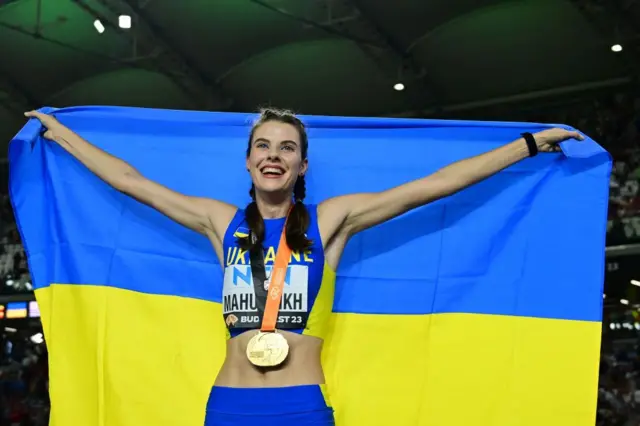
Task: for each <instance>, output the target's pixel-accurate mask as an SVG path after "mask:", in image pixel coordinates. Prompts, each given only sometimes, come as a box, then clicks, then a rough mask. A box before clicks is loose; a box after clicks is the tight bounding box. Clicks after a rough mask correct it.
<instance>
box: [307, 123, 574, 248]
mask: <svg viewBox="0 0 640 426" xmlns="http://www.w3.org/2000/svg"><path fill="white" fill-rule="evenodd" d="M571 138H575V139H578V140H582V139H584V138H583V136H582V135H580V134H579V133H578V132H570V131H567V130H564V129H548V130H544V131H542V132H539V133H536V134H534V135H533V140H534V146H532V148H534V150H536V149H537V151H540V152H556V151H559V146H557V144H558V143H560V142H562V141H565V140H567V139H571ZM529 155H530V153H529V148H528V146H527V142H526V141H525V139H524V138H520V139H517V140H515V141H513V142H511V143H509V144H507V145H504V146H501V147H499V148H497V149H494V150H492V151H489V152H486V153H484V154H481V155H478V156H475V157H471V158H467V159H464V160H460V161H457V162H455V163H452V164H450V165H448V166H446V167H443V168H442V169H440V170H438V171H436V172H435V173H433V174H431V175H429V176H426V177H423V178H421V179H417V180H414V181H412V182H409V183H406V184H403V185H400V186H397V187H395V188H391V189H389V190H386V191H382V192H376V193H361V194H353V195H345V196H341V197H336V198H332V199H329V200H327V201H325V202H324V203H323V204H321V205H320V206H319V215H320V216H321V220H322V222H324V224H325V226H324V229H326V230H327V235H326V236H325V238H328V239H331V238H332V237H334V236H335V235H336V233H342V234H345V235H346V236H350V235H353V234H355V233H357V232H360V231H362V230H364V229H367V228H370V227H372V226H375V225H378V224H380V223H382V222H385V221H387V220H389V219H392V218H394V217H396V216H399V215H401V214H403V213H405V212H407V211H409V210H411V209H414V208H416V207H420V206H423V205H425V204H428V203H430V202H432V201H435V200H437V199H440V198H443V197H446V196H449V195H452V194H454V193H456V192H458V191H460V190H462V189H464V188H466V187H468V186H471V185H473V184H474V183H477V182H479V181H481V180H484V179H486V178H488V177H490V176H492V175H494V174H496V173H498V172H499V171H501V170H503V169H505V168H507V167H509V166H511V165H513V164H515V163H517V162H519V161H521V160H523V159H524V158H526V157H528V156H529Z"/></svg>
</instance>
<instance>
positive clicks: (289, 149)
mask: <svg viewBox="0 0 640 426" xmlns="http://www.w3.org/2000/svg"><path fill="white" fill-rule="evenodd" d="M282 149H284V150H287V151H295V148H294V147H292V146H291V145H283V146H282Z"/></svg>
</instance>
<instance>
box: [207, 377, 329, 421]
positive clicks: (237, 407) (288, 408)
mask: <svg viewBox="0 0 640 426" xmlns="http://www.w3.org/2000/svg"><path fill="white" fill-rule="evenodd" d="M334 424H335V422H334V417H333V410H332V409H331V407H329V406H327V404H326V402H325V399H324V396H323V394H322V390H321V389H320V386H318V385H305V386H291V387H281V388H227V387H219V386H214V387H213V389H212V390H211V394H210V395H209V401H208V402H207V415H206V419H205V426H256V425H261V426H298V425H314V426H334Z"/></svg>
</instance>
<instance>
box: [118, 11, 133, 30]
mask: <svg viewBox="0 0 640 426" xmlns="http://www.w3.org/2000/svg"><path fill="white" fill-rule="evenodd" d="M118 26H119V27H120V28H124V29H125V30H128V29H129V28H131V16H129V15H120V16H119V17H118Z"/></svg>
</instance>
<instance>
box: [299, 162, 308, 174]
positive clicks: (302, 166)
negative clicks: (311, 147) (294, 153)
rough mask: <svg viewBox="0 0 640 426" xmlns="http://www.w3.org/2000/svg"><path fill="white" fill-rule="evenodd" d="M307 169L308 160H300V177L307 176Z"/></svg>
mask: <svg viewBox="0 0 640 426" xmlns="http://www.w3.org/2000/svg"><path fill="white" fill-rule="evenodd" d="M307 169H309V160H308V159H306V158H305V159H304V160H302V163H301V164H300V173H299V175H300V176H303V175H306V174H307Z"/></svg>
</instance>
